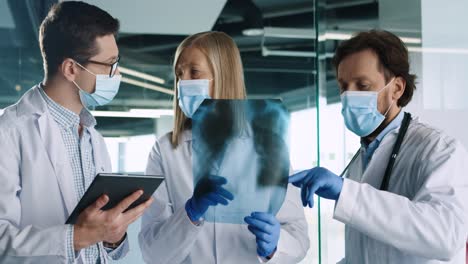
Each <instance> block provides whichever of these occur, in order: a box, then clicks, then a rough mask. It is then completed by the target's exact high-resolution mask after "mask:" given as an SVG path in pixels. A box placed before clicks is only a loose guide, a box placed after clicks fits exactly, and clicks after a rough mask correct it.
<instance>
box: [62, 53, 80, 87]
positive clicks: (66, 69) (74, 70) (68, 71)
mask: <svg viewBox="0 0 468 264" xmlns="http://www.w3.org/2000/svg"><path fill="white" fill-rule="evenodd" d="M78 67H79V66H78V65H77V64H76V62H75V61H74V60H72V59H69V58H67V59H65V60H63V62H62V64H60V69H59V70H60V71H61V72H62V74H63V76H64V77H65V79H67V80H68V81H70V82H71V81H74V80H75V78H76V76H77V74H78V71H79V69H78Z"/></svg>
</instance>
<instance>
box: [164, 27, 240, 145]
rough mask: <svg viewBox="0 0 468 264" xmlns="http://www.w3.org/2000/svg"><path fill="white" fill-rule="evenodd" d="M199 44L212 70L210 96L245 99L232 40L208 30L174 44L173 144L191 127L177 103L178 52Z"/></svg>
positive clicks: (238, 55) (236, 51)
mask: <svg viewBox="0 0 468 264" xmlns="http://www.w3.org/2000/svg"><path fill="white" fill-rule="evenodd" d="M188 47H196V48H198V49H199V50H200V51H201V52H202V53H203V54H205V56H206V57H207V59H208V62H209V64H210V67H211V71H212V73H213V82H214V83H213V84H214V86H213V96H214V97H213V99H245V98H246V91H245V84H244V71H243V68H242V61H241V57H240V52H239V49H238V48H237V45H236V43H235V42H234V40H233V39H232V38H231V37H229V36H228V35H227V34H225V33H223V32H216V31H208V32H201V33H197V34H194V35H191V36H189V37H187V38H186V39H184V40H183V41H182V42H181V43H180V44H179V46H178V47H177V50H176V53H175V58H174V65H173V67H174V75H175V78H174V101H173V103H174V116H175V120H174V128H173V130H172V138H171V142H172V146H173V147H174V148H176V147H177V146H178V145H179V139H180V135H181V133H182V132H183V131H184V130H185V129H188V128H189V127H190V122H189V119H188V118H187V117H186V116H185V115H184V113H183V112H182V110H181V109H180V107H179V104H178V91H177V82H178V81H179V79H178V77H177V75H176V74H175V72H176V66H177V62H178V60H179V57H180V54H182V52H183V51H184V50H185V49H186V48H188Z"/></svg>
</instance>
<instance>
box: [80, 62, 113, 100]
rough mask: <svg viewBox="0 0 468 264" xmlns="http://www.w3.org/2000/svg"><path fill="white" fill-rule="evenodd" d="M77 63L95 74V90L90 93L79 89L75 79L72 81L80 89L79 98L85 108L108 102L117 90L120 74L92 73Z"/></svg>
mask: <svg viewBox="0 0 468 264" xmlns="http://www.w3.org/2000/svg"><path fill="white" fill-rule="evenodd" d="M76 64H78V66H80V67H81V68H83V69H84V70H86V71H87V72H89V73H90V74H92V75H94V76H96V91H95V92H94V93H92V94H90V93H88V92H85V91H84V90H83V89H81V87H80V86H78V84H76V82H75V81H73V83H74V84H75V85H76V87H78V89H79V90H80V91H79V93H80V98H81V103H82V104H83V106H84V107H86V108H94V107H96V106H102V105H106V104H108V103H110V102H111V101H112V100H113V99H114V97H115V96H116V95H117V93H118V92H119V87H120V81H121V78H122V76H121V75H114V76H112V77H109V75H107V74H94V73H92V72H91V71H89V70H88V69H86V68H85V67H83V66H82V65H81V64H79V63H76Z"/></svg>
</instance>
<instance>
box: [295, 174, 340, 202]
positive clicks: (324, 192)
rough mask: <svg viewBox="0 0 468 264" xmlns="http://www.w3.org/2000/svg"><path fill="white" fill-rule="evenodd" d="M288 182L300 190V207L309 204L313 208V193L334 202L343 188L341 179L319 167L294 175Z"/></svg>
mask: <svg viewBox="0 0 468 264" xmlns="http://www.w3.org/2000/svg"><path fill="white" fill-rule="evenodd" d="M289 182H290V183H292V184H293V185H294V186H296V187H300V188H301V198H302V205H304V206H306V205H307V204H309V207H310V208H312V207H314V193H315V194H317V195H318V196H320V197H323V198H326V199H331V200H335V201H336V200H338V198H339V197H340V193H341V189H342V188H343V178H341V177H340V176H338V175H336V174H334V173H333V172H331V171H329V170H327V169H325V168H321V167H315V168H313V169H310V170H305V171H301V172H299V173H296V174H294V175H292V176H291V177H289Z"/></svg>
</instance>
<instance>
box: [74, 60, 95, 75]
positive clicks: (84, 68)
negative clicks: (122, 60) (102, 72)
mask: <svg viewBox="0 0 468 264" xmlns="http://www.w3.org/2000/svg"><path fill="white" fill-rule="evenodd" d="M74 62H75V63H76V65H78V66H80V67H81V68H82V69H83V70H85V71H87V72H89V73H91V74H92V75H94V76H97V75H96V74H94V73H92V72H91V71H90V70H88V69H86V67H84V66H83V65H81V64H80V63H79V62H77V61H74Z"/></svg>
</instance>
